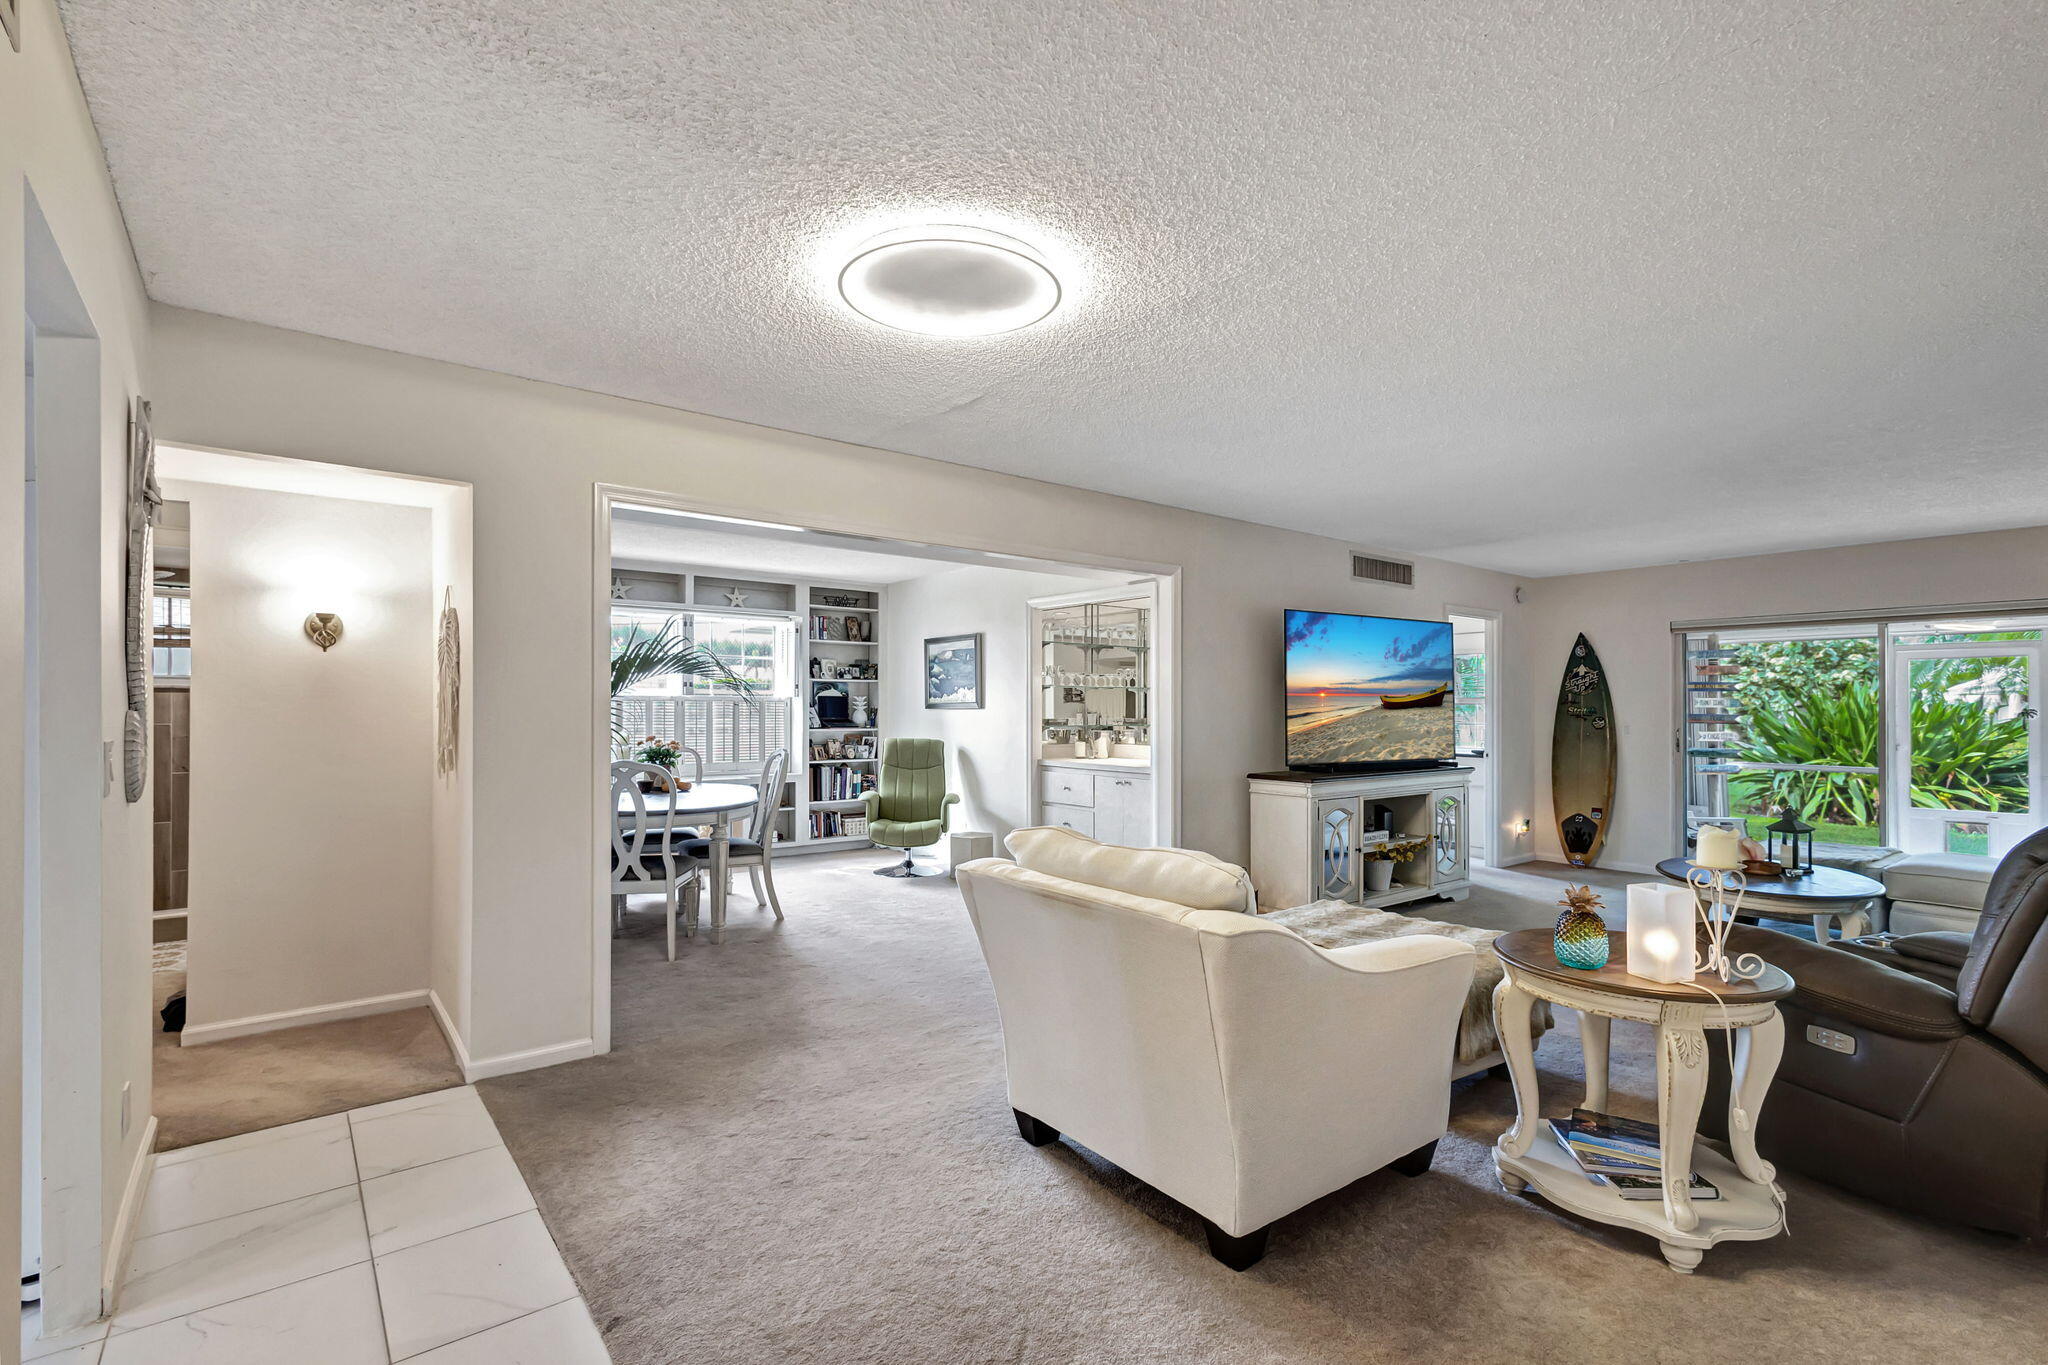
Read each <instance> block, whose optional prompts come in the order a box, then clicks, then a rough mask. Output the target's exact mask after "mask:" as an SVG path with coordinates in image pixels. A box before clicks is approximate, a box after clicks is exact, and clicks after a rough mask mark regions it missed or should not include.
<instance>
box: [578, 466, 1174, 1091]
mask: <svg viewBox="0 0 2048 1365" xmlns="http://www.w3.org/2000/svg"><path fill="white" fill-rule="evenodd" d="M594 492H595V497H594V498H593V500H592V507H591V515H592V535H591V559H590V600H591V632H590V687H591V707H590V712H591V715H590V756H591V762H590V765H589V768H590V791H589V793H588V795H587V798H586V806H585V808H586V809H587V810H589V812H590V848H591V850H592V857H593V861H592V864H591V877H590V883H591V885H590V919H589V923H590V926H591V940H590V982H591V992H590V1037H591V1042H592V1049H593V1051H594V1052H595V1053H596V1054H597V1055H600V1056H602V1055H603V1054H605V1053H607V1052H610V1051H611V1050H612V955H611V938H612V904H611V882H610V879H609V878H608V877H605V876H604V875H602V869H603V868H604V867H605V866H606V864H607V860H608V859H609V857H610V849H611V829H610V820H609V819H608V816H607V812H606V811H605V809H604V807H605V801H604V799H603V795H602V794H603V792H604V791H605V790H606V788H605V786H604V785H603V784H604V783H605V782H606V781H607V780H608V779H607V774H608V769H609V764H610V757H611V734H612V728H611V693H610V686H609V684H610V675H611V601H612V598H611V582H612V508H613V507H614V506H615V505H618V504H621V503H623V504H630V505H637V506H641V507H655V508H662V509H665V510H668V511H673V512H683V513H688V514H691V515H695V516H704V517H724V518H727V519H728V520H733V521H739V522H742V523H745V524H749V525H753V526H767V527H770V528H779V529H785V530H788V531H791V532H794V533H799V534H801V533H803V532H806V531H811V532H818V533H821V534H825V535H842V536H860V537H863V538H865V539H868V540H875V541H884V542H891V543H894V544H896V545H929V546H932V547H934V548H939V549H947V550H965V551H968V552H970V553H975V554H986V555H991V556H998V557H1002V558H1009V559H1019V560H1035V561H1039V562H1040V563H1039V564H1037V565H1025V564H1018V565H1015V566H1013V567H1016V568H1020V569H1028V568H1033V567H1037V568H1043V569H1044V570H1045V571H1047V572H1051V571H1053V570H1052V566H1055V565H1060V564H1067V565H1072V566H1074V567H1077V568H1088V569H1107V570H1109V571H1111V572H1115V573H1128V574H1130V575H1131V576H1132V579H1133V581H1134V583H1135V582H1137V581H1139V580H1147V581H1149V582H1151V584H1152V586H1153V590H1154V591H1155V592H1156V594H1157V599H1158V612H1157V617H1156V619H1157V620H1158V621H1159V623H1160V627H1161V629H1166V630H1169V631H1170V632H1171V637H1170V638H1172V639H1173V640H1175V641H1177V640H1178V638H1179V627H1180V566H1179V565H1177V564H1155V563H1148V562H1146V561H1143V560H1132V559H1124V558H1121V557H1119V556H1115V555H1094V554H1077V553H1075V552H1074V551H1072V550H1069V549H1064V548H1059V547H1053V546H1046V545H1035V544H1031V543H1028V542H1020V541H994V540H987V539H982V538H980V537H974V536H966V537H953V538H948V539H945V540H937V539H930V540H916V539H913V538H912V537H910V536H907V535H905V534H904V533H903V530H902V528H901V527H898V526H891V525H887V524H884V523H880V522H863V521H860V520H859V519H857V518H854V519H847V520H840V519H838V518H837V517H834V518H829V519H821V518H817V517H812V516H805V517H804V518H803V519H802V520H801V522H792V521H789V520H787V519H786V518H787V517H788V516H789V515H791V514H790V513H788V512H786V511H783V510H781V509H778V508H772V507H758V506H753V505H749V504H745V503H730V502H719V501H716V500H713V499H707V498H702V497H697V496H694V495H691V494H685V493H671V492H665V491H661V490H657V489H647V488H634V487H632V486H630V485H626V484H613V483H599V484H596V485H595V486H594ZM878 548H883V549H886V546H883V547H878ZM999 567H1000V566H999ZM1126 595H1129V594H1126ZM1161 652H1162V653H1172V652H1173V651H1172V650H1165V649H1162V651H1161ZM1162 675H1163V677H1162V686H1161V694H1160V696H1158V697H1156V698H1155V699H1154V703H1155V705H1157V706H1158V707H1159V708H1160V710H1161V713H1162V715H1166V716H1177V715H1178V714H1179V711H1180V695H1179V670H1178V669H1177V668H1168V669H1162ZM1153 738H1154V741H1155V742H1154V745H1153V750H1154V753H1153V764H1154V767H1153V778H1154V783H1155V785H1156V786H1159V787H1164V788H1165V789H1166V794H1165V795H1164V796H1163V797H1162V796H1161V795H1160V794H1159V793H1158V792H1157V791H1155V793H1154V796H1153V799H1154V801H1155V802H1158V803H1159V804H1158V806H1157V807H1156V809H1157V811H1158V812H1160V814H1159V815H1158V816H1156V817H1155V818H1158V819H1159V820H1160V822H1161V823H1160V829H1161V831H1162V832H1164V831H1170V830H1177V829H1178V828H1179V823H1180V792H1179V783H1178V781H1177V780H1176V777H1177V774H1178V772H1179V746H1180V735H1179V731H1178V729H1177V727H1174V726H1170V725H1160V726H1155V727H1154V730H1153ZM1034 767H1035V764H1034Z"/></svg>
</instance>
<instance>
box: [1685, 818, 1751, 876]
mask: <svg viewBox="0 0 2048 1365" xmlns="http://www.w3.org/2000/svg"><path fill="white" fill-rule="evenodd" d="M1693 861H1694V862H1696V863H1698V864H1699V865H1700V866H1701V867H1719V868H1736V867H1741V866H1742V836H1741V835H1740V834H1737V833H1736V832H1735V831H1734V830H1732V829H1728V828H1727V827H1725V826H1723V825H1701V826H1700V830H1699V848H1698V851H1697V853H1696V854H1695V856H1694V858H1693Z"/></svg>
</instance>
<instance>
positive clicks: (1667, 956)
mask: <svg viewBox="0 0 2048 1365" xmlns="http://www.w3.org/2000/svg"><path fill="white" fill-rule="evenodd" d="M1695 900H1696V898H1695V897H1694V895H1693V891H1692V888H1691V887H1689V886H1664V885H1661V884H1659V883H1655V882H1636V883H1633V884H1631V885H1630V886H1629V889H1628V970H1629V973H1630V975H1632V976H1640V977H1644V978H1647V979H1648V980H1651V981H1663V982H1675V981H1690V980H1692V978H1693V905H1694V903H1695Z"/></svg>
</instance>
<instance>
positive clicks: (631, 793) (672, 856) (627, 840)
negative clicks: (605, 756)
mask: <svg viewBox="0 0 2048 1365" xmlns="http://www.w3.org/2000/svg"><path fill="white" fill-rule="evenodd" d="M699 771H700V772H701V771H702V770H701V768H700V769H699ZM668 775H669V774H668V771H667V770H666V769H664V768H657V767H655V766H654V765H653V764H651V763H614V764H612V811H613V812H614V818H613V820H612V923H613V925H614V927H616V926H617V925H618V923H619V922H620V921H621V920H622V919H623V918H624V916H625V912H626V897H627V896H629V895H648V894H651V893H654V892H659V893H660V894H661V897H662V900H663V902H664V908H665V909H666V911H667V915H668V960H669V961H670V962H674V961H675V960H676V909H677V904H678V902H679V901H682V900H685V899H687V906H686V912H687V925H686V927H685V932H686V933H688V932H692V931H694V930H695V928H696V924H697V897H698V886H699V883H700V882H701V881H702V880H703V878H702V877H701V876H700V873H702V871H703V867H704V864H703V863H702V862H701V861H699V859H698V858H696V857H695V856H693V855H692V854H691V852H690V848H689V846H690V844H691V843H692V842H693V839H692V836H693V835H694V833H695V831H694V830H693V829H692V828H691V827H689V826H687V825H685V826H678V825H677V824H676V812H675V807H674V805H673V804H670V805H669V806H668V807H667V808H666V809H663V810H654V809H651V808H650V807H649V806H648V804H647V794H646V793H645V792H643V791H641V790H640V781H641V779H643V778H645V779H648V780H649V781H659V780H661V779H664V778H666V777H667V776H668Z"/></svg>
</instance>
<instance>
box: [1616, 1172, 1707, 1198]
mask: <svg viewBox="0 0 2048 1365" xmlns="http://www.w3.org/2000/svg"><path fill="white" fill-rule="evenodd" d="M1586 1178H1587V1179H1588V1180H1591V1181H1592V1182H1593V1183H1594V1184H1596V1185H1605V1186H1607V1188H1609V1189H1611V1190H1613V1191H1614V1192H1615V1193H1616V1194H1618V1195H1620V1196H1621V1197H1622V1198H1623V1199H1662V1198H1663V1197H1664V1181H1663V1178H1662V1177H1661V1176H1655V1175H1596V1174H1594V1173H1593V1172H1591V1171H1588V1172H1586ZM1687 1193H1689V1194H1690V1195H1691V1196H1692V1198H1693V1199H1694V1200H1695V1201H1696V1202H1704V1201H1706V1200H1709V1199H1719V1198H1720V1197H1721V1191H1720V1190H1719V1189H1718V1188H1716V1187H1715V1185H1714V1182H1713V1181H1711V1180H1707V1179H1704V1178H1703V1177H1701V1175H1700V1174H1699V1172H1697V1171H1695V1172H1693V1175H1692V1184H1691V1186H1690V1187H1689V1189H1688V1190H1687Z"/></svg>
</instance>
